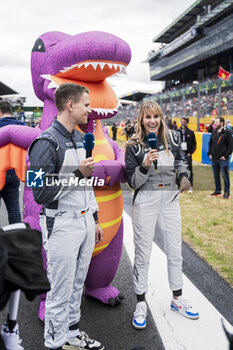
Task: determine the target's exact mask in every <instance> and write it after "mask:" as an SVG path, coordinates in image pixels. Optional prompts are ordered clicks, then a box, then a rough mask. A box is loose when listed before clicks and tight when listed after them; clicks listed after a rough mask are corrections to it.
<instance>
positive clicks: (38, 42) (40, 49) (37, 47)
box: [32, 39, 45, 52]
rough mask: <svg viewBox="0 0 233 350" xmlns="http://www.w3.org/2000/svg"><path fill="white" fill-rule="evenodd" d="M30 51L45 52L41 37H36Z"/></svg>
mask: <svg viewBox="0 0 233 350" xmlns="http://www.w3.org/2000/svg"><path fill="white" fill-rule="evenodd" d="M32 52H45V46H44V42H43V40H42V39H37V40H36V42H35V44H34V46H33V48H32Z"/></svg>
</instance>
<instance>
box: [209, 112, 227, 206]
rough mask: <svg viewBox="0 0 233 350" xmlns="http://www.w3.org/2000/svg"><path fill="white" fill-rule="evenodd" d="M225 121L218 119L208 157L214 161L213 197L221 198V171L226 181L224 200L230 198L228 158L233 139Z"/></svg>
mask: <svg viewBox="0 0 233 350" xmlns="http://www.w3.org/2000/svg"><path fill="white" fill-rule="evenodd" d="M224 124H225V120H224V118H223V117H217V118H216V119H215V122H214V125H215V130H214V131H213V133H212V135H211V137H210V141H209V151H208V153H207V154H208V156H209V157H210V159H211V161H212V169H213V174H214V182H215V191H214V192H213V193H212V194H211V196H212V197H216V196H221V181H220V171H221V174H222V177H223V181H224V195H223V198H224V199H228V198H229V196H230V177H229V164H228V163H229V162H228V158H229V156H230V154H231V153H232V137H231V134H230V132H229V131H228V130H227V129H226V128H225V127H224Z"/></svg>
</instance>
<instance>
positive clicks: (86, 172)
mask: <svg viewBox="0 0 233 350" xmlns="http://www.w3.org/2000/svg"><path fill="white" fill-rule="evenodd" d="M94 166H95V162H94V158H93V157H89V158H86V159H84V160H83V161H82V162H81V163H80V164H79V166H78V170H79V171H80V172H81V173H82V174H83V176H84V177H89V176H91V174H92V173H93V171H94Z"/></svg>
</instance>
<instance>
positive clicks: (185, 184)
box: [180, 176, 191, 192]
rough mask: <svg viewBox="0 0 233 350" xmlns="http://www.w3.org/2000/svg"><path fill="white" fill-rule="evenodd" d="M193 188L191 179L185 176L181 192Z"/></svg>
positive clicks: (182, 179) (181, 183) (181, 181)
mask: <svg viewBox="0 0 233 350" xmlns="http://www.w3.org/2000/svg"><path fill="white" fill-rule="evenodd" d="M190 187H191V183H190V181H189V179H188V178H187V177H186V176H183V177H182V178H181V180H180V188H181V189H182V190H181V192H183V191H187V190H189V188H190Z"/></svg>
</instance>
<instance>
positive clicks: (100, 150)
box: [93, 120, 123, 256]
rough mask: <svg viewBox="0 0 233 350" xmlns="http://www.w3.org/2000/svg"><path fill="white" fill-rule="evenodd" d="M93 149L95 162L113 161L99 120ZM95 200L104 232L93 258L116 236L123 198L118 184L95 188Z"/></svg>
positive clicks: (113, 156)
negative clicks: (110, 186)
mask: <svg viewBox="0 0 233 350" xmlns="http://www.w3.org/2000/svg"><path fill="white" fill-rule="evenodd" d="M94 135H95V147H94V150H93V157H94V159H95V162H99V161H101V160H114V159H115V154H114V152H113V149H112V147H111V145H110V144H109V142H108V140H107V139H106V137H105V135H104V132H103V130H102V127H101V123H100V121H99V120H96V130H95V132H94ZM95 195H96V200H97V203H98V205H99V214H98V216H99V222H100V226H101V227H102V229H103V231H104V239H103V241H102V242H101V243H99V244H97V245H95V248H94V252H93V256H96V255H98V254H99V253H101V252H102V251H103V250H104V249H105V248H107V246H108V245H109V243H110V242H111V240H112V239H113V237H114V236H115V235H116V233H117V231H118V229H119V227H120V224H121V220H122V212H123V198H122V192H121V186H120V183H116V184H115V185H114V186H113V187H112V188H104V189H99V188H95Z"/></svg>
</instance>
